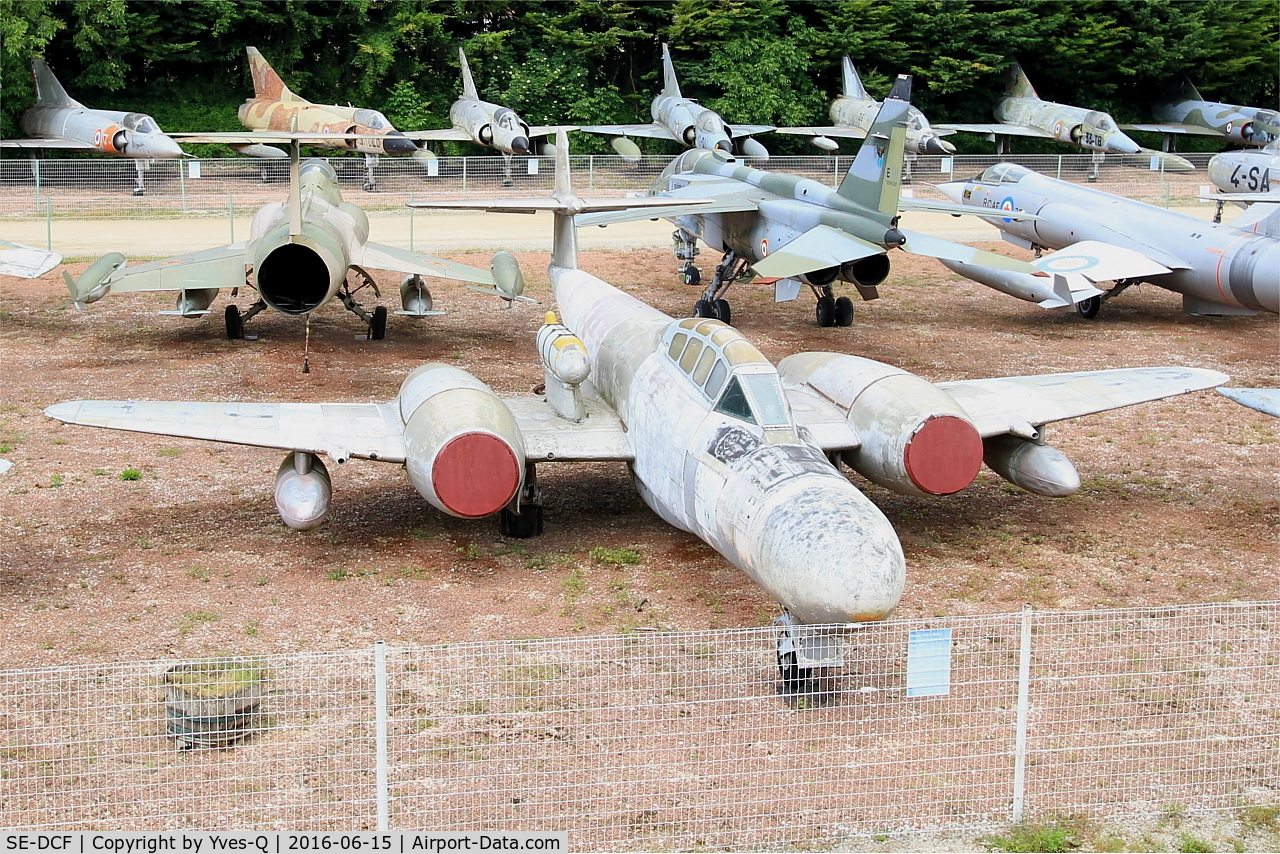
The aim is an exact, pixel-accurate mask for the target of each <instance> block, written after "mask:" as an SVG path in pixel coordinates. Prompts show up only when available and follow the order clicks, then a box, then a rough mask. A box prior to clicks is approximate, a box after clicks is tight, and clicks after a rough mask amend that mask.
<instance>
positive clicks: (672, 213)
mask: <svg viewBox="0 0 1280 854" xmlns="http://www.w3.org/2000/svg"><path fill="white" fill-rule="evenodd" d="M910 97H911V78H910V77H909V76H906V75H902V76H899V77H898V79H897V81H896V82H895V83H894V86H893V91H891V92H890V93H889V97H887V98H885V101H884V105H883V106H882V107H881V108H880V112H879V114H878V116H877V118H876V121H875V123H874V124H873V125H872V127H871V131H870V133H869V134H868V135H867V138H866V139H865V140H864V141H863V143H862V147H861V148H860V149H859V151H858V154H857V156H856V157H855V158H854V160H853V164H852V165H851V166H850V167H849V172H848V174H847V175H845V177H844V180H843V181H841V183H840V186H839V188H838V189H835V190H833V189H831V188H830V187H829V186H827V185H826V184H823V183H821V182H818V181H814V180H811V179H809V178H801V177H799V176H797V175H784V174H778V173H774V172H767V171H765V170H763V169H755V168H752V167H750V166H745V165H743V164H741V163H740V162H738V161H736V160H734V159H733V158H731V157H729V156H728V155H726V154H725V153H724V152H723V151H705V150H702V149H698V150H694V151H686V152H685V153H684V154H681V155H680V156H679V157H677V158H676V159H675V160H674V161H672V163H671V164H670V165H669V166H668V167H667V169H666V171H664V172H663V173H662V175H661V176H660V177H659V178H658V180H657V181H656V182H655V183H654V185H653V187H652V188H651V189H650V193H651V194H652V195H654V196H657V197H660V198H671V199H677V200H688V199H705V200H707V201H708V202H709V203H708V204H704V205H700V206H697V207H690V208H672V209H671V210H669V211H662V210H648V211H623V212H618V213H592V214H583V215H581V216H579V217H578V224H579V225H583V226H586V225H601V226H604V225H609V224H611V223H617V222H626V221H628V220H636V219H647V218H654V217H658V216H663V217H666V218H667V219H670V220H672V221H673V222H674V223H675V224H676V231H675V234H674V239H675V254H676V258H677V259H678V260H681V261H683V262H684V266H683V268H682V270H681V273H682V276H683V279H684V282H685V283H686V284H690V285H696V284H698V283H700V282H701V279H702V274H701V272H700V271H699V270H698V268H697V267H696V266H694V263H693V262H694V259H695V257H696V256H697V254H698V247H697V240H699V239H701V240H702V241H703V242H704V243H706V244H707V246H708V247H709V248H711V249H712V250H714V251H718V252H722V253H723V255H722V257H721V260H720V263H719V265H718V266H717V267H716V269H715V274H714V275H713V276H712V278H711V281H710V283H709V284H707V286H706V288H705V290H704V291H703V294H702V298H701V299H699V300H698V301H697V303H696V304H695V305H694V314H695V315H697V316H698V317H717V318H719V319H720V320H723V321H724V322H726V323H729V322H730V320H731V308H730V305H729V302H728V300H727V299H726V298H725V294H726V293H727V292H728V290H729V288H730V286H732V285H733V283H734V282H738V281H741V282H747V281H751V280H752V279H753V278H755V277H756V276H763V277H767V278H768V279H770V280H773V281H774V283H775V284H774V295H775V296H774V298H775V300H776V301H778V302H782V301H785V300H791V299H795V298H796V296H797V294H799V292H800V288H801V287H802V286H803V285H808V286H809V288H810V289H811V290H812V291H813V294H814V296H815V297H816V298H817V308H816V314H817V321H818V325H819V326H848V325H850V324H851V323H852V322H853V301H852V300H851V299H850V298H849V297H844V296H842V297H839V298H837V297H836V296H835V294H834V291H833V285H834V283H835V282H837V281H843V282H848V283H850V284H852V285H853V286H854V287H855V288H857V290H858V293H859V294H860V295H861V296H862V298H863V299H867V300H870V299H876V298H877V297H878V296H879V291H878V290H877V286H878V285H880V283H882V282H883V281H884V280H885V279H886V278H887V277H888V275H889V267H890V261H889V252H891V251H892V250H894V249H899V250H901V251H903V252H908V253H911V254H915V255H927V256H929V257H933V258H947V259H951V260H955V261H963V262H965V263H969V264H978V263H980V264H983V265H986V266H991V267H996V268H998V269H1002V270H1014V271H1020V272H1023V273H1027V274H1031V275H1037V274H1039V271H1037V270H1036V269H1035V268H1033V267H1031V266H1030V265H1029V264H1026V263H1025V262H1023V261H1019V260H1017V259H1013V258H1006V257H1004V256H1002V255H997V254H995V253H993V252H986V251H984V250H981V249H974V248H973V247H971V246H963V245H961V244H959V243H952V242H951V241H949V240H943V239H941V238H937V237H930V236H929V235H927V234H919V233H917V232H912V231H906V230H904V229H900V228H898V212H899V210H921V211H933V212H941V213H951V214H971V213H973V212H974V211H973V210H972V209H971V208H966V207H964V206H962V205H955V204H950V203H946V202H929V201H924V200H917V199H907V198H902V197H901V196H900V193H899V190H900V188H901V183H902V164H903V149H904V147H905V144H906V130H907V122H908V111H909V109H910V103H909V101H910ZM1046 281H1047V279H1046Z"/></svg>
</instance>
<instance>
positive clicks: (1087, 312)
mask: <svg viewBox="0 0 1280 854" xmlns="http://www.w3.org/2000/svg"><path fill="white" fill-rule="evenodd" d="M1101 310H1102V297H1100V296H1095V297H1089V298H1088V299H1082V300H1080V302H1078V303H1076V314H1078V315H1080V316H1081V317H1083V318H1084V319H1085V320H1093V319H1094V318H1095V317H1097V316H1098V312H1099V311H1101Z"/></svg>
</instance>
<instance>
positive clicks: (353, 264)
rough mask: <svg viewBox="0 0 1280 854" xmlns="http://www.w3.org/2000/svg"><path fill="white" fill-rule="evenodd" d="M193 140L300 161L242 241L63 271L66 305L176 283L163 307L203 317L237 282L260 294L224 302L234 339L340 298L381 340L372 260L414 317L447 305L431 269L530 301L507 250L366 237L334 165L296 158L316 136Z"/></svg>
mask: <svg viewBox="0 0 1280 854" xmlns="http://www.w3.org/2000/svg"><path fill="white" fill-rule="evenodd" d="M193 139H194V140H195V141H199V142H227V141H233V140H241V141H243V142H244V143H245V144H257V143H281V142H284V143H289V144H290V145H291V146H292V154H293V159H292V161H291V163H290V189H289V198H288V200H287V201H284V202H272V203H270V204H267V205H264V206H263V207H261V208H259V209H258V212H257V213H256V214H254V217H253V225H252V228H251V232H250V236H249V240H248V242H245V243H233V244H231V245H229V246H219V247H217V248H215V249H205V250H202V251H200V252H194V253H191V254H189V255H179V256H176V257H174V258H166V259H165V260H163V261H153V262H151V263H148V264H140V265H138V266H136V267H129V266H126V263H127V262H126V260H125V257H124V256H123V255H121V254H120V253H118V252H113V253H111V254H109V255H105V256H103V257H102V258H99V259H98V260H97V261H96V262H95V263H94V264H93V266H91V267H90V268H89V269H88V270H86V271H85V272H84V273H83V274H82V275H81V276H80V278H79V279H78V280H76V281H75V282H72V281H71V277H70V276H69V275H67V274H66V273H65V272H64V278H65V279H66V282H67V288H68V290H70V292H71V301H70V303H69V304H74V305H75V306H76V307H77V308H80V309H83V308H85V307H86V306H87V305H88V304H89V303H91V302H96V301H97V300H99V299H101V298H102V297H104V296H106V295H107V294H118V293H128V292H134V291H177V292H178V297H177V306H176V307H175V309H174V310H173V311H167V312H163V313H164V314H176V315H180V316H182V317H200V316H203V315H206V314H208V313H209V304H210V303H212V302H213V299H214V297H216V296H217V295H218V291H219V290H220V289H223V288H231V289H232V293H233V295H234V293H235V292H236V289H238V288H250V289H253V290H255V291H256V292H257V294H258V299H257V300H256V301H255V302H254V303H253V304H252V305H251V306H250V307H249V309H248V310H247V311H245V312H244V313H241V311H240V309H239V308H238V307H237V306H235V305H228V306H227V307H226V313H225V314H226V330H227V337H228V338H233V339H234V338H243V337H244V324H245V321H247V320H249V319H250V318H251V317H253V316H254V315H256V314H258V313H259V312H260V311H263V310H264V309H268V308H270V309H274V310H275V311H279V312H282V313H284V314H290V315H310V313H311V312H313V311H315V310H316V309H318V308H320V307H321V306H323V305H325V304H327V303H328V302H329V301H330V300H332V299H335V298H336V299H338V300H339V301H340V302H341V303H342V304H343V305H344V306H345V307H346V308H347V310H348V311H350V312H352V313H353V314H355V315H356V316H358V317H359V318H360V319H361V320H363V321H364V322H365V323H366V324H368V327H369V337H370V338H382V337H384V336H385V334H386V327H387V309H386V307H385V306H381V305H380V306H377V307H376V308H374V310H373V311H372V312H369V311H367V310H366V309H365V308H364V307H363V306H362V305H361V304H360V303H358V302H357V301H356V296H357V295H358V294H359V293H360V291H362V290H364V289H366V288H367V289H369V290H370V291H371V292H372V294H373V296H375V297H379V296H381V294H380V293H379V292H378V286H377V284H376V283H375V282H374V280H373V278H372V277H371V276H370V275H369V273H368V272H367V271H366V270H365V268H366V267H369V268H373V269H378V270H392V271H395V272H397V273H405V274H407V275H406V276H405V278H404V280H403V281H402V282H401V284H400V299H401V304H402V306H403V309H402V310H401V311H398V312H396V314H400V315H407V316H409V317H425V316H428V315H436V314H443V313H444V312H441V311H433V310H432V298H431V291H430V290H428V288H427V283H426V280H425V278H424V277H426V276H437V277H440V278H445V279H457V280H460V281H463V282H474V283H476V284H478V285H484V286H485V287H483V288H480V287H476V286H475V285H468V286H467V287H470V288H473V289H475V290H478V291H480V292H481V293H485V294H489V295H491V296H496V297H499V298H500V299H503V300H506V301H507V303H508V304H510V303H511V302H512V301H513V300H528V297H523V296H521V292H522V291H523V290H524V279H523V278H522V277H521V274H520V268H519V267H518V266H517V264H516V260H515V258H514V257H513V256H512V255H511V254H510V253H507V252H499V253H498V254H497V255H495V256H494V258H493V264H492V269H491V270H481V269H479V268H478V267H471V266H468V265H466V264H458V263H455V262H453V261H446V260H444V259H441V258H435V257H432V256H430V255H422V254H420V253H417V252H410V251H408V250H405V249H397V248H395V247H394V246H385V245H383V244H380V243H374V242H373V241H371V240H369V219H368V217H367V216H366V215H365V213H364V211H363V210H361V209H360V208H359V207H358V206H356V205H353V204H352V203H350V202H346V201H343V199H342V194H341V192H340V191H339V189H338V183H337V175H336V174H335V173H334V171H333V167H331V166H330V165H329V164H328V163H326V162H325V161H324V160H318V159H313V160H308V161H307V162H306V163H303V164H301V166H300V165H299V159H298V147H299V145H300V144H302V145H310V144H311V140H312V139H313V137H312V136H311V135H309V134H270V133H255V134H204V135H200V136H196V137H193Z"/></svg>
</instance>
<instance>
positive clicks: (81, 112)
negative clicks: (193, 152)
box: [0, 57, 182, 196]
mask: <svg viewBox="0 0 1280 854" xmlns="http://www.w3.org/2000/svg"><path fill="white" fill-rule="evenodd" d="M31 74H32V76H33V77H34V78H35V85H36V103H35V106H33V107H32V108H31V109H29V110H27V111H26V112H25V113H23V114H22V119H21V120H20V121H19V126H20V127H21V128H22V131H23V133H26V134H28V135H29V137H30V138H29V139H5V140H0V148H24V149H59V150H62V151H96V152H98V153H100V154H112V155H115V156H117V157H129V158H132V159H133V161H134V165H136V166H137V169H138V179H137V184H135V185H134V188H133V194H134V195H135V196H141V195H144V194H145V193H146V187H144V186H143V184H142V173H143V171H144V170H145V169H146V168H147V166H148V164H149V163H150V161H152V160H165V159H168V158H173V157H180V156H181V155H182V149H181V148H180V147H178V143H176V142H174V141H173V140H172V139H170V138H169V137H168V136H166V135H165V134H164V133H163V132H161V130H160V126H159V125H157V124H156V120H155V119H153V118H151V116H148V115H146V114H145V113H122V112H120V111H119V110H91V109H89V108H88V107H86V106H85V105H84V104H81V103H80V102H79V101H77V100H75V99H74V98H72V97H71V96H70V95H68V94H67V90H66V89H63V88H62V84H61V83H59V82H58V78H56V77H54V76H53V72H52V71H50V70H49V66H48V65H47V64H46V63H45V61H44V60H43V59H41V58H39V57H36V58H34V59H32V60H31Z"/></svg>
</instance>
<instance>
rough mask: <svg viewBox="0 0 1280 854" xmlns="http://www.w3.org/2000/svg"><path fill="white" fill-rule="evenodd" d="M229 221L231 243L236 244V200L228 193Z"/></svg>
mask: <svg viewBox="0 0 1280 854" xmlns="http://www.w3.org/2000/svg"><path fill="white" fill-rule="evenodd" d="M227 220H228V221H229V222H230V223H231V242H232V243H235V242H236V199H235V196H233V195H231V194H230V193H227Z"/></svg>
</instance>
